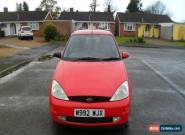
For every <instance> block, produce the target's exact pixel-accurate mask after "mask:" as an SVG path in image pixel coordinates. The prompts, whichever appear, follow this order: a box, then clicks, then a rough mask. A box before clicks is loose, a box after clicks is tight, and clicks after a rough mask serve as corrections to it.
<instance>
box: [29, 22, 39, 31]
mask: <svg viewBox="0 0 185 135" xmlns="http://www.w3.org/2000/svg"><path fill="white" fill-rule="evenodd" d="M29 25H30V27H31V28H32V30H39V23H38V22H32V23H30V24H29Z"/></svg>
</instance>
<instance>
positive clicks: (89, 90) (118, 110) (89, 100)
mask: <svg viewBox="0 0 185 135" xmlns="http://www.w3.org/2000/svg"><path fill="white" fill-rule="evenodd" d="M128 56H129V55H128V53H127V52H123V53H122V54H120V52H119V50H118V46H117V43H116V42H115V40H114V36H113V34H112V33H111V32H109V31H104V30H81V31H76V32H74V33H73V34H72V36H71V38H70V39H69V42H68V44H67V45H66V48H65V51H64V53H63V54H61V52H59V53H55V54H54V57H57V58H60V61H59V63H58V65H57V67H56V70H55V72H54V75H53V78H52V82H51V85H50V88H49V89H50V96H49V99H50V112H51V116H52V119H53V121H54V122H56V123H60V124H65V125H77V126H120V125H121V126H122V125H127V124H128V120H129V114H130V103H131V83H130V80H129V77H128V74H127V69H126V67H125V64H124V62H123V59H126V58H128Z"/></svg>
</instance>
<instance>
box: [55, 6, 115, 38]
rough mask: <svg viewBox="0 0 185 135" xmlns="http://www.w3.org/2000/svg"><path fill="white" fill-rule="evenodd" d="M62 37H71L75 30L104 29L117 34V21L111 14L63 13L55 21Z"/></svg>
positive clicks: (71, 10)
mask: <svg viewBox="0 0 185 135" xmlns="http://www.w3.org/2000/svg"><path fill="white" fill-rule="evenodd" d="M53 22H54V23H55V25H56V26H57V29H58V31H59V33H60V34H62V35H70V34H71V33H72V32H73V31H75V30H81V29H103V30H109V31H111V32H112V33H113V34H114V32H115V21H114V16H113V13H111V12H79V11H73V8H71V9H70V11H69V12H65V11H63V12H62V13H61V15H60V17H59V19H58V20H55V21H53Z"/></svg>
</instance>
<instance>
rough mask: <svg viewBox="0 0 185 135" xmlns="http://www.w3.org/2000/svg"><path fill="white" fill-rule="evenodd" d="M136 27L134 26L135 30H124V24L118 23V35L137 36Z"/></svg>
mask: <svg viewBox="0 0 185 135" xmlns="http://www.w3.org/2000/svg"><path fill="white" fill-rule="evenodd" d="M137 30H138V28H137V26H136V31H125V30H124V24H120V36H128V37H130V36H131V37H134V36H137V35H138V34H137V33H138V31H137Z"/></svg>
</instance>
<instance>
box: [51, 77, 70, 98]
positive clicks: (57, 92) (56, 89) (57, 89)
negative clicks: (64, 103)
mask: <svg viewBox="0 0 185 135" xmlns="http://www.w3.org/2000/svg"><path fill="white" fill-rule="evenodd" d="M51 95H52V96H54V97H55V98H58V99H62V100H69V99H68V97H67V95H66V94H65V92H64V90H63V89H62V87H61V86H60V85H59V84H58V82H57V81H55V80H53V82H52V89H51Z"/></svg>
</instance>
